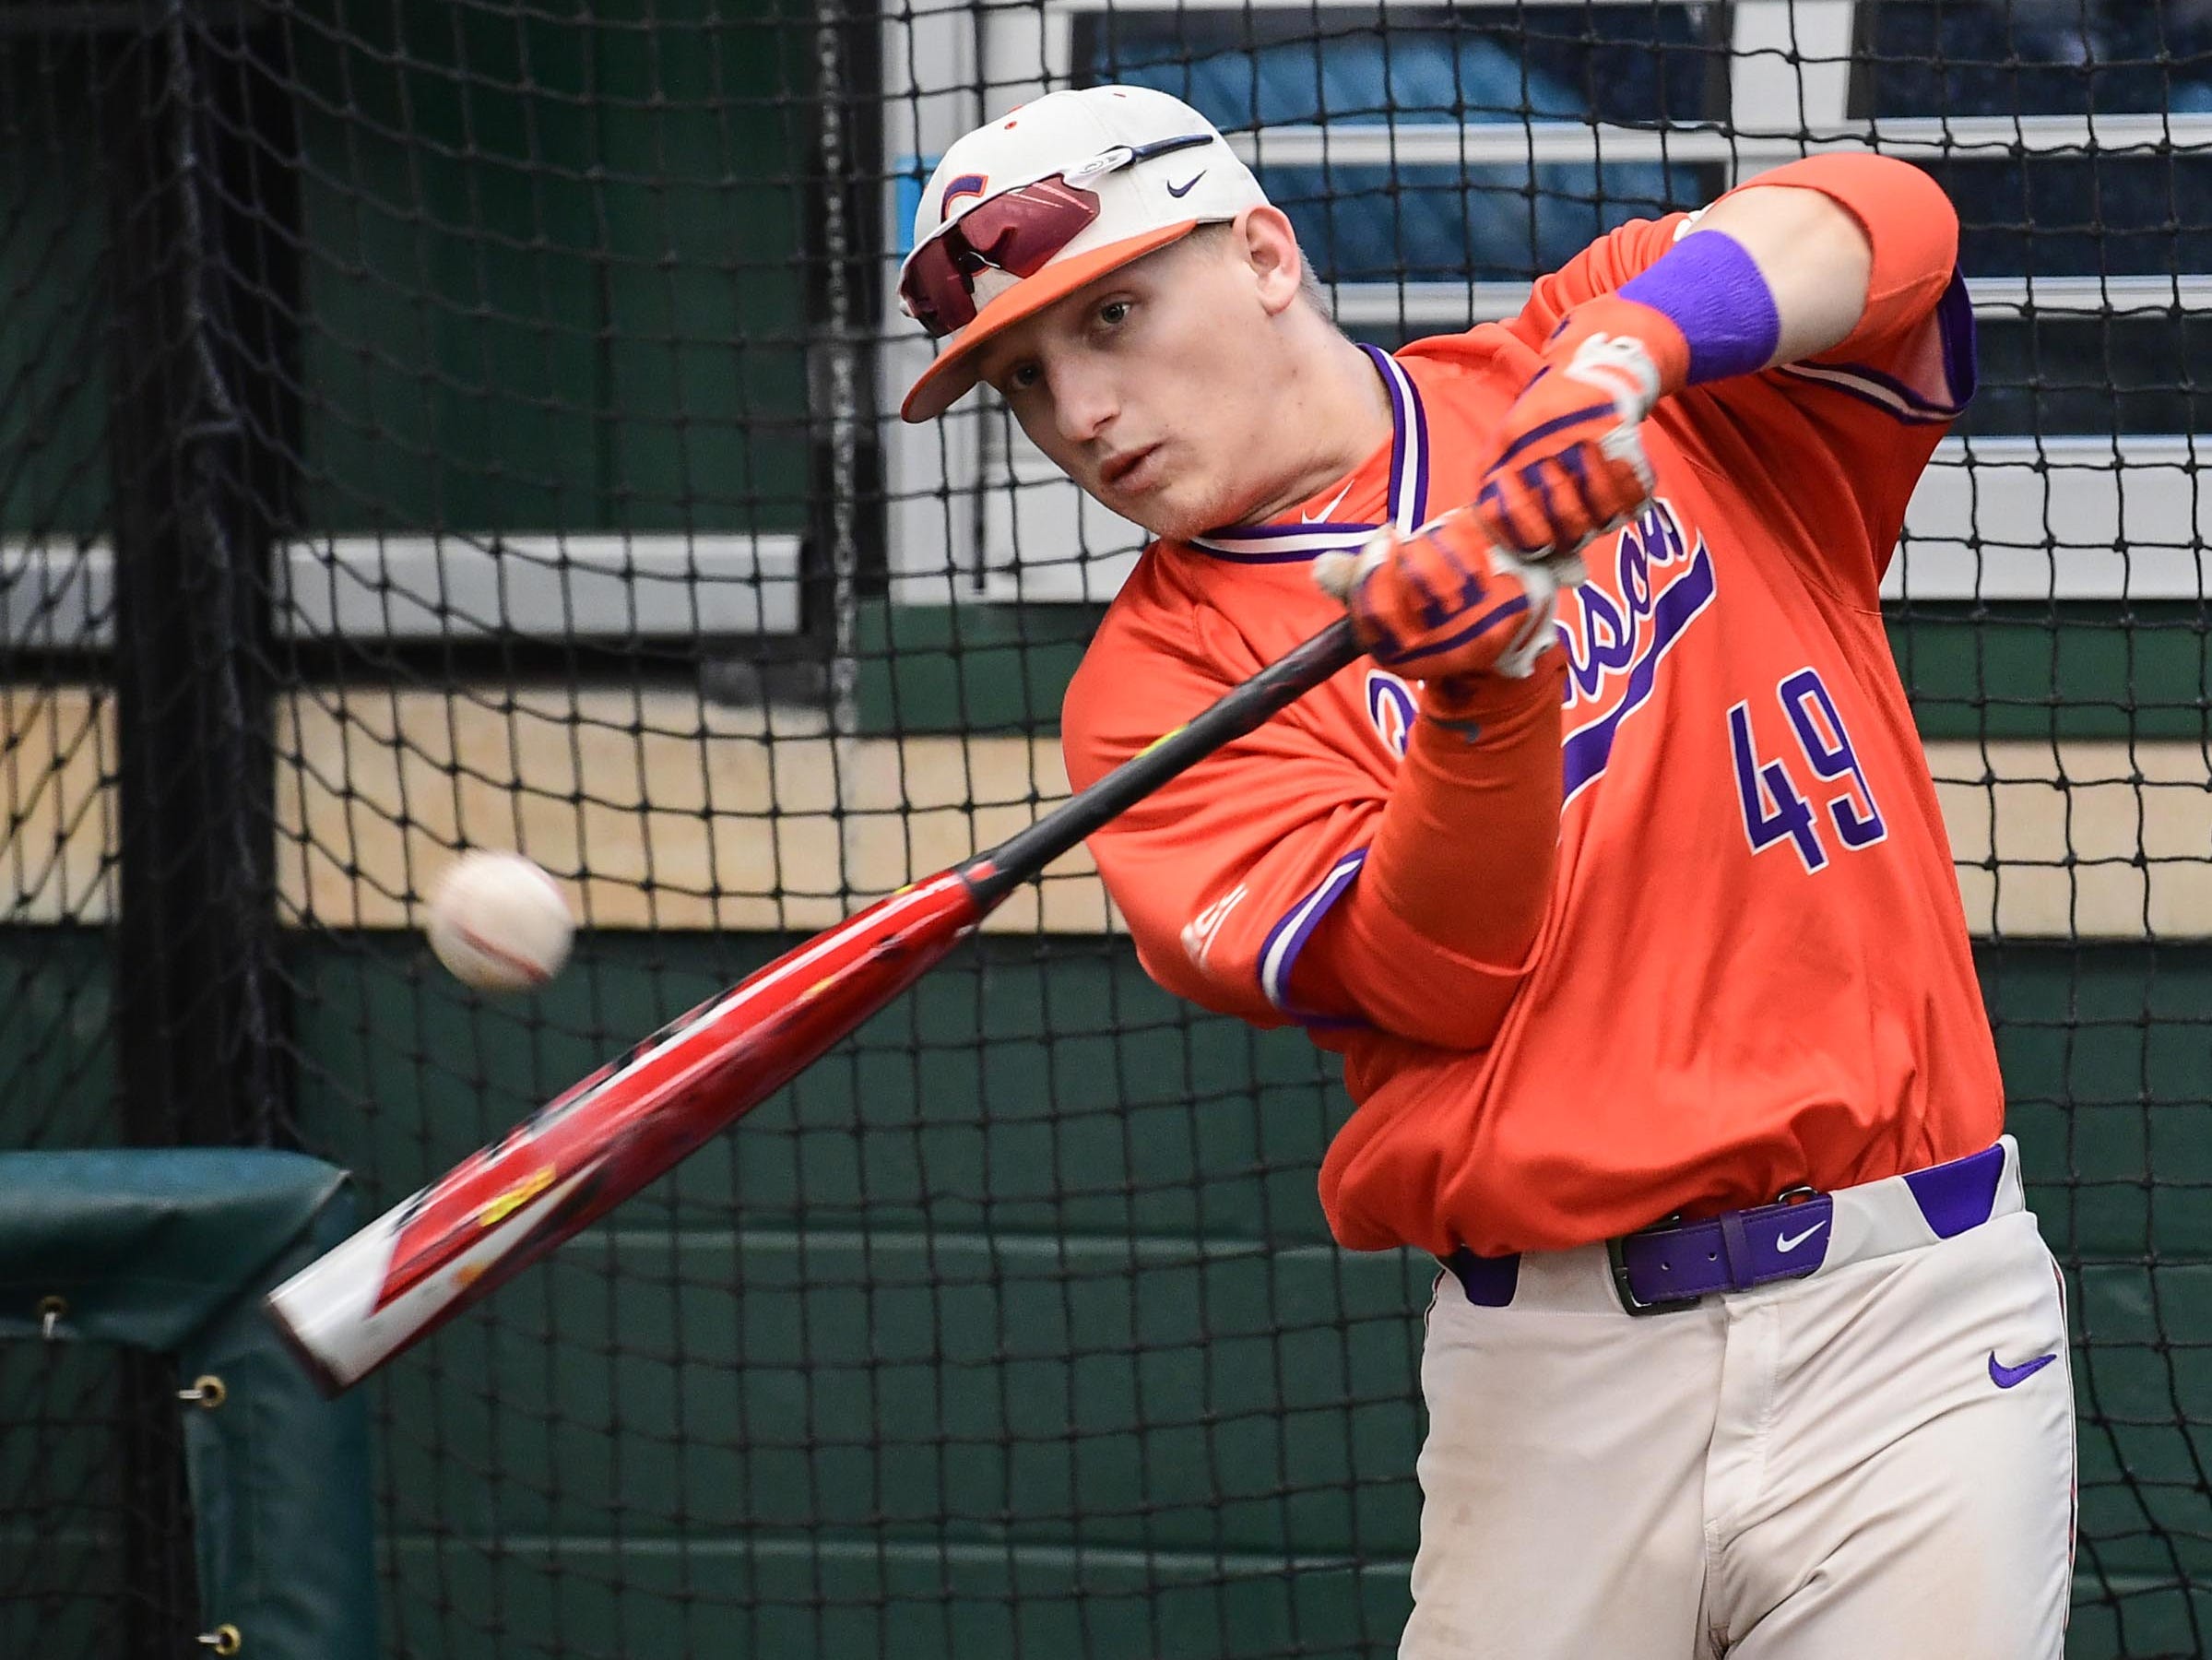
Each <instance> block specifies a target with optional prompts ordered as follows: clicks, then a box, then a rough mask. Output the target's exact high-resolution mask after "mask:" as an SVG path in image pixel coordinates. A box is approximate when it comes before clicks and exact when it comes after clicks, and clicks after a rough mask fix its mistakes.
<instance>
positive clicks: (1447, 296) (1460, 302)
mask: <svg viewBox="0 0 2212 1660" xmlns="http://www.w3.org/2000/svg"><path fill="white" fill-rule="evenodd" d="M1966 286H1967V292H1968V294H1969V295H1970V297H1971V298H1972V300H1973V302H1974V314H1975V315H1976V316H1977V317H1992V318H2003V319H2011V318H2017V317H2025V316H2038V315H2044V316H2051V315H2063V316H2081V317H2127V316H2145V317H2157V316H2166V315H2170V314H2173V313H2175V312H2180V311H2212V275H2192V276H2183V277H2172V276H2167V277H1970V278H1969V279H1967V285H1966ZM1331 291H1332V293H1333V295H1334V300H1333V302H1332V303H1333V309H1334V311H1335V314H1336V320H1337V321H1338V322H1339V323H1341V324H1343V325H1345V326H1348V327H1368V328H1373V327H1386V326H1390V325H1392V324H1402V325H1404V326H1408V327H1412V326H1421V327H1435V328H1446V327H1451V328H1466V327H1470V326H1473V325H1474V324H1476V323H1493V322H1497V321H1500V320H1502V319H1504V318H1507V317H1511V316H1515V315H1518V314H1519V313H1520V308H1521V307H1522V306H1523V305H1525V304H1527V303H1528V298H1529V284H1527V283H1525V282H1404V283H1398V282H1342V283H1338V284H1336V285H1335V287H1334V289H1333V290H1331Z"/></svg>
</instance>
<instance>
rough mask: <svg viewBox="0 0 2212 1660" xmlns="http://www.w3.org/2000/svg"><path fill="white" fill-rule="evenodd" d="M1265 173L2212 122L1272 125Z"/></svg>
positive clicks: (1266, 134) (1240, 146)
mask: <svg viewBox="0 0 2212 1660" xmlns="http://www.w3.org/2000/svg"><path fill="white" fill-rule="evenodd" d="M1228 139H1229V144H1230V147H1231V148H1233V149H1235V150H1236V153H1237V154H1238V155H1239V156H1241V157H1242V158H1243V159H1244V160H1246V161H1248V162H1249V163H1251V164H1253V165H1254V166H1261V167H1319V166H1321V165H1323V164H1324V163H1326V164H1327V165H1329V166H1331V167H1389V166H1393V165H1394V166H1399V167H1420V166H1452V167H1480V166H1526V165H1529V164H1530V163H1532V162H1581V163H1585V164H1588V163H1592V162H1641V161H1662V162H1670V163H1674V164H1677V165H1684V166H1687V165H1693V164H1697V163H1700V162H1705V163H1710V162H1730V163H1739V164H1749V165H1752V166H1771V165H1773V164H1775V163H1777V162H1781V161H1792V160H1796V159H1797V158H1798V157H1800V156H1809V155H1816V154H1818V153H1820V152H1821V151H1824V150H1837V149H1841V150H1860V149H1878V150H1880V151H1881V152H1882V153H1883V154H1885V155H1891V156H1911V157H1916V158H1920V159H1922V160H1926V159H1930V158H1948V159H1952V160H2004V159H2005V158H2006V157H2010V156H2017V155H2052V154H2066V153H2074V154H2078V155H2085V156H2087V155H2099V156H2111V155H2125V154H2129V153H2131V152H2132V153H2135V154H2140V155H2144V156H2154V155H2163V154H2166V153H2168V152H2170V151H2193V150H2206V149H2212V114H2200V113H2187V114H2178V115H2026V116H2018V117H2015V116H2010V115H1936V116H1913V117H1900V118H1895V119H1889V120H1883V121H1857V122H1850V123H1846V124H1844V125H1840V126H1838V127H1835V128H1830V129H1827V130H1820V129H1808V130H1805V131H1799V132H1768V133H1762V132H1757V131H1738V130H1734V129H1730V128H1722V127H1713V126H1672V127H1628V126H1614V125H1603V124H1596V123H1591V122H1582V121H1531V122H1520V121H1511V122H1503V121H1501V122H1470V123H1453V122H1448V121H1433V122H1424V121H1399V122H1374V123H1360V124H1356V125H1354V124H1353V123H1349V122H1345V123H1339V124H1338V125H1333V126H1310V125H1309V126H1273V127H1261V128H1260V129H1259V130H1258V131H1257V132H1251V133H1232V134H1230V135H1228Z"/></svg>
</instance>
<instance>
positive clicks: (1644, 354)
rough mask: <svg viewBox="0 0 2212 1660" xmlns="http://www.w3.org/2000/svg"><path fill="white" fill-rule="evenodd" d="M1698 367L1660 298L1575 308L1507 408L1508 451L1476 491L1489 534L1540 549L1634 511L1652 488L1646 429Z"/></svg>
mask: <svg viewBox="0 0 2212 1660" xmlns="http://www.w3.org/2000/svg"><path fill="white" fill-rule="evenodd" d="M1688 369H1689V346H1688V343H1687V342H1686V340H1685V339H1684V338H1683V334H1682V331H1681V329H1679V328H1678V327H1676V326H1675V325H1674V323H1673V322H1672V321H1671V320H1670V319H1669V318H1667V317H1666V316H1665V315H1663V314H1661V313H1659V312H1657V311H1654V310H1652V309H1651V308H1650V306H1647V305H1640V304H1638V303H1637V302H1635V301H1632V300H1623V299H1621V298H1620V297H1619V296H1617V295H1613V294H1605V295H1601V296H1599V297H1598V298H1597V299H1595V300H1591V301H1589V302H1585V303H1583V304H1581V305H1578V306H1577V307H1575V309H1574V310H1573V311H1571V312H1569V313H1568V314H1567V316H1566V317H1565V318H1563V319H1562V320H1561V322H1560V324H1559V326H1558V328H1557V329H1556V330H1555V331H1554V333H1553V335H1552V338H1551V340H1550V341H1549V342H1548V343H1547V344H1546V345H1545V347H1544V366H1543V367H1542V368H1540V369H1539V370H1537V372H1536V374H1534V375H1533V376H1532V378H1531V379H1530V381H1529V383H1528V385H1525V386H1523V387H1522V388H1521V392H1520V397H1517V398H1516V399H1514V401H1513V405H1512V407H1511V408H1510V409H1508V410H1507V411H1506V419H1505V425H1504V427H1503V429H1502V430H1501V432H1500V433H1499V438H1498V456H1497V459H1496V461H1494V462H1492V463H1491V465H1490V469H1489V470H1488V471H1487V472H1486V473H1485V474H1484V476H1483V481H1482V484H1481V486H1480V487H1479V488H1478V489H1477V491H1476V492H1475V500H1474V511H1475V516H1476V517H1477V518H1478V519H1479V520H1480V521H1481V523H1482V526H1483V529H1484V532H1485V535H1487V536H1488V537H1489V539H1490V540H1492V541H1493V542H1495V543H1496V544H1497V545H1498V546H1499V547H1501V548H1506V549H1509V550H1511V551H1514V552H1516V553H1519V554H1520V555H1521V556H1522V557H1523V558H1541V557H1544V556H1545V555H1547V554H1560V553H1572V552H1574V551H1577V550H1578V549H1579V548H1581V547H1582V546H1583V544H1585V543H1586V542H1588V541H1589V540H1591V538H1592V537H1594V536H1598V535H1601V534H1603V532H1604V531H1607V530H1611V529H1613V528H1615V527H1617V526H1620V525H1622V524H1625V523H1626V522H1627V521H1628V520H1629V519H1630V518H1632V517H1634V516H1635V515H1636V514H1637V512H1638V510H1639V509H1641V508H1642V507H1643V505H1644V504H1645V503H1646V502H1648V501H1649V500H1650V496H1651V490H1652V474H1651V463H1650V459H1649V457H1646V456H1645V454H1644V445H1643V438H1642V435H1641V433H1640V432H1639V431H1638V428H1639V427H1640V425H1641V423H1642V421H1643V419H1644V417H1645V416H1647V415H1649V414H1650V412H1651V406H1652V405H1653V404H1655V403H1657V402H1658V401H1659V399H1660V398H1661V397H1662V396H1664V395H1665V394H1666V393H1669V392H1672V391H1674V390H1676V389H1677V388H1679V387H1680V386H1681V385H1683V384H1684V382H1685V380H1686V377H1687V374H1688Z"/></svg>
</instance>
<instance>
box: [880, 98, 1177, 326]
mask: <svg viewBox="0 0 2212 1660" xmlns="http://www.w3.org/2000/svg"><path fill="white" fill-rule="evenodd" d="M1212 142H1213V135H1212V133H1193V134H1191V135H1189V136H1187V137H1182V138H1162V139H1158V140H1156V141H1154V142H1153V143H1151V144H1120V145H1116V146H1115V147H1114V148H1112V149H1109V150H1105V151H1102V152H1100V153H1099V154H1098V155H1096V156H1094V157H1092V158H1091V160H1088V161H1085V162H1083V163H1082V165H1081V166H1078V167H1071V168H1068V169H1066V170H1065V171H1063V172H1056V173H1047V174H1046V175H1045V177H1043V178H1041V179H1035V180H1033V181H1031V182H1030V183H1029V184H1017V185H1014V186H1013V187H1011V189H1008V190H1003V191H1000V193H999V194H998V195H997V196H986V197H985V198H984V199H983V200H982V201H980V202H977V203H976V205H975V206H974V207H970V208H969V209H968V210H967V211H966V212H964V213H963V214H962V215H961V216H960V217H959V218H958V219H948V220H947V221H946V222H945V223H944V224H942V225H940V226H939V227H938V228H937V231H935V233H934V234H932V235H931V236H930V238H929V241H927V242H925V243H921V244H920V246H918V247H917V248H916V249H915V250H914V252H913V253H911V254H909V255H906V263H905V267H903V268H902V269H901V270H900V272H899V304H900V306H901V308H902V309H903V310H904V311H905V314H907V315H908V316H910V317H912V318H913V319H914V320H915V321H916V322H917V323H919V324H920V325H921V326H923V327H924V328H926V329H928V330H929V335H930V337H931V338H933V339H941V338H943V337H944V336H946V335H949V334H951V333H952V331H953V330H954V329H958V328H965V327H966V326H968V325H969V324H970V323H973V322H974V321H975V320H976V277H977V276H979V275H980V274H981V273H983V272H984V271H987V270H998V271H1004V272H1005V273H1007V275H1009V276H1010V277H1016V278H1020V277H1034V276H1035V275H1036V274H1037V273H1038V272H1039V271H1041V270H1043V269H1044V268H1045V267H1047V265H1049V264H1051V263H1052V261H1053V260H1054V258H1056V257H1057V256H1058V255H1059V253H1060V252H1061V250H1063V249H1064V248H1066V247H1067V245H1068V244H1069V243H1071V242H1073V241H1074V240H1075V239H1076V238H1077V237H1078V236H1080V235H1082V233H1083V231H1086V230H1087V229H1089V228H1090V226H1091V224H1092V223H1093V222H1094V220H1095V219H1097V218H1098V206H1099V205H1098V197H1097V196H1096V194H1095V193H1094V192H1092V191H1090V190H1086V189H1085V188H1084V185H1085V184H1088V183H1089V182H1090V181H1092V180H1094V179H1097V178H1102V177H1104V176H1105V175H1106V174H1107V173H1109V172H1115V171H1116V170H1117V169H1119V168H1123V167H1129V166H1131V165H1133V164H1134V163H1136V162H1139V161H1149V160H1152V159H1153V157H1154V156H1165V155H1167V154H1170V153H1171V152H1173V151H1175V150H1183V149H1190V148H1194V147H1196V146H1198V145H1201V144H1211V143H1212Z"/></svg>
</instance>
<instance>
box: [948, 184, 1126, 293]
mask: <svg viewBox="0 0 2212 1660" xmlns="http://www.w3.org/2000/svg"><path fill="white" fill-rule="evenodd" d="M1097 217H1098V198H1097V197H1096V196H1094V195H1092V194H1091V192H1089V191H1087V190H1079V189H1077V188H1076V187H1075V186H1074V185H1072V184H1065V183H1063V182H1062V181H1060V180H1059V179H1057V178H1052V179H1039V180H1038V181H1037V182H1036V183H1035V184H1024V185H1023V186H1022V188H1021V189H1019V190H1010V191H1008V192H1007V193H1006V194H1005V195H1004V196H993V197H992V198H991V199H990V200H989V201H988V202H983V203H980V204H978V205H977V206H976V207H974V208H972V209H971V210H970V211H969V212H968V213H967V214H966V215H964V217H963V218H962V219H961V221H960V235H961V237H962V238H963V240H964V241H965V242H966V243H967V244H968V246H969V247H971V248H973V249H975V251H976V254H977V255H979V256H980V257H981V258H982V260H983V262H984V263H985V264H987V265H994V266H997V267H999V268H1000V270H1001V271H1007V272H1011V274H1012V275H1014V276H1016V277H1035V275H1036V274H1037V273H1038V272H1039V271H1041V270H1043V269H1044V268H1045V267H1046V265H1047V263H1048V262H1049V261H1050V260H1051V258H1052V256H1053V255H1055V254H1058V253H1059V251H1060V250H1061V249H1062V248H1064V247H1066V246H1067V245H1068V244H1069V243H1071V242H1073V241H1074V240H1075V239H1076V238H1077V237H1078V236H1079V235H1081V234H1082V231H1083V229H1084V227H1085V226H1087V225H1089V224H1090V222H1091V221H1092V220H1093V219H1096V218H1097Z"/></svg>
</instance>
